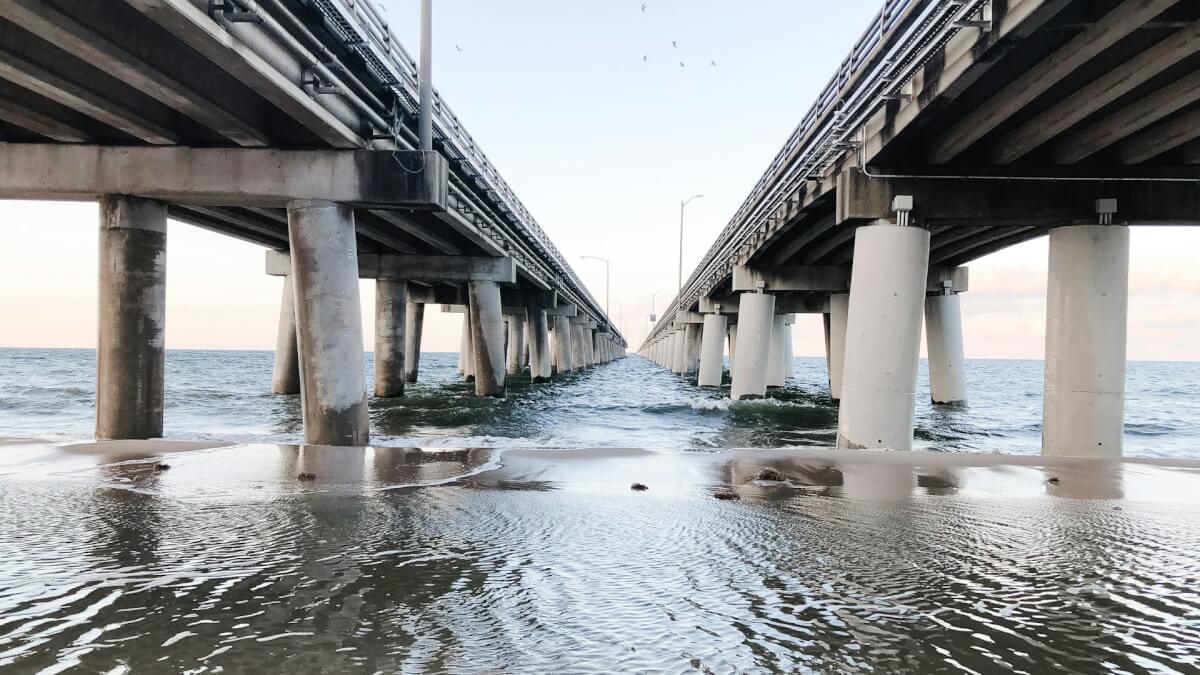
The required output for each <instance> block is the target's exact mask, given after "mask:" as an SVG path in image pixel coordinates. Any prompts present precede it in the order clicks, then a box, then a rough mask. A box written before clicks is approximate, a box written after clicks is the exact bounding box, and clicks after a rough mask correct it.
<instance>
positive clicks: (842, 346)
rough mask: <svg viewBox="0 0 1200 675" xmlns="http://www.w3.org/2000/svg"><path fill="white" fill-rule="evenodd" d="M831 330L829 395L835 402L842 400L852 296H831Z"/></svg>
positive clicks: (838, 294)
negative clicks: (847, 328) (848, 319)
mask: <svg viewBox="0 0 1200 675" xmlns="http://www.w3.org/2000/svg"><path fill="white" fill-rule="evenodd" d="M827 316H828V317H829V330H828V331H827V332H826V335H825V339H826V341H827V342H828V345H826V349H825V353H826V360H827V366H828V369H829V395H830V396H832V397H833V400H835V401H839V400H841V398H842V371H843V369H844V368H845V365H844V364H845V362H846V320H847V318H848V317H849V316H850V294H849V293H834V294H833V295H831V296H829V314H828V315H827Z"/></svg>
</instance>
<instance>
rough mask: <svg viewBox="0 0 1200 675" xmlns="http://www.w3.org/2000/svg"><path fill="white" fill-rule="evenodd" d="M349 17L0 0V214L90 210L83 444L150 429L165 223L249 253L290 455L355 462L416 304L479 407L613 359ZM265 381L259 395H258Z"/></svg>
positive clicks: (482, 172)
mask: <svg viewBox="0 0 1200 675" xmlns="http://www.w3.org/2000/svg"><path fill="white" fill-rule="evenodd" d="M425 9H426V11H425V12H424V13H423V16H424V17H425V20H424V21H423V26H422V28H423V31H422V32H423V40H422V47H423V49H422V63H421V64H420V67H418V63H417V62H416V61H415V60H414V59H412V58H411V57H410V56H409V55H408V54H407V53H406V52H405V51H404V50H403V48H402V47H401V45H400V43H399V42H398V41H397V40H396V38H395V36H394V35H393V34H392V33H391V32H390V30H389V28H388V25H387V23H386V21H385V20H384V18H383V16H382V15H381V14H380V13H379V10H377V9H376V8H375V6H374V3H372V2H363V1H362V0H357V1H356V0H0V198H9V199H76V200H98V201H99V203H100V316H99V339H98V341H97V364H98V368H97V371H98V372H97V386H96V436H97V437H98V438H102V439H117V438H147V437H156V436H161V435H162V429H163V393H164V345H163V327H164V320H165V285H166V269H165V252H166V245H167V242H166V221H167V218H168V217H171V218H175V219H177V220H180V221H184V222H187V223H191V224H194V225H197V226H200V227H203V228H207V229H211V230H214V231H217V232H220V233H223V234H227V235H230V236H233V237H237V238H240V239H243V240H246V241H250V242H255V243H258V244H262V245H264V246H266V247H268V249H269V250H268V251H267V258H266V270H267V273H268V274H273V275H278V276H282V277H284V292H283V300H282V308H281V311H280V321H279V340H278V348H277V350H276V355H275V357H276V362H275V376H274V386H273V389H274V391H276V392H278V393H299V394H300V395H301V398H302V407H303V411H304V436H305V440H306V442H309V443H316V444H331V445H365V444H366V443H367V442H368V425H367V401H366V392H365V391H364V386H363V369H362V368H363V349H362V344H363V339H362V325H361V310H360V306H359V294H358V284H359V279H360V278H369V279H374V280H375V283H376V298H377V300H376V307H375V326H376V328H375V330H376V335H375V381H374V393H375V395H377V396H387V397H390V396H399V395H402V394H403V392H404V384H405V382H406V381H407V382H412V381H415V380H416V378H417V374H418V364H419V358H420V349H419V345H420V338H421V326H422V319H423V316H424V309H425V305H428V304H441V305H444V306H448V309H450V310H451V311H461V312H463V313H464V317H463V326H464V331H463V336H464V337H463V343H464V349H463V354H464V356H463V357H461V362H460V369H461V371H462V372H463V374H464V376H466V377H468V378H469V379H473V380H474V384H475V391H476V393H477V394H478V395H483V396H503V395H504V392H505V377H506V375H507V374H515V373H520V372H522V371H523V370H524V369H526V368H528V370H529V373H530V377H532V379H533V380H534V381H535V382H537V381H545V380H547V379H549V378H551V377H552V376H554V375H555V373H556V372H565V371H570V370H578V369H580V368H584V367H587V366H590V365H594V364H599V363H603V362H606V361H609V360H612V359H614V358H617V357H618V356H621V355H623V354H624V353H625V341H624V338H623V337H622V336H621V335H620V333H619V332H618V331H617V330H616V329H615V328H614V327H613V326H612V325H611V323H610V322H609V320H608V318H607V317H606V316H605V314H604V312H603V311H602V310H601V308H600V306H599V304H598V303H597V302H596V301H595V299H594V298H592V297H591V295H590V294H589V293H588V292H587V290H586V289H585V288H584V286H583V284H582V283H581V282H580V280H579V278H578V277H577V276H576V275H575V273H574V272H573V271H572V270H571V267H570V266H569V265H568V264H567V263H566V261H565V260H564V259H563V257H562V255H561V254H560V253H559V252H558V250H557V249H556V248H555V247H554V244H553V243H551V242H550V240H549V239H548V238H547V237H546V235H545V233H544V232H543V231H542V230H541V228H540V227H538V224H537V223H536V222H535V221H534V220H533V218H532V217H531V216H530V215H529V213H528V212H527V211H526V210H525V208H524V207H523V206H522V205H521V202H520V201H519V200H518V199H517V197H516V196H515V195H514V194H513V192H512V190H511V189H510V188H509V187H508V185H507V184H505V182H504V180H503V178H501V177H500V175H499V174H498V173H497V172H496V170H495V169H494V168H493V167H492V165H491V164H490V163H489V161H488V160H487V158H486V156H484V154H483V152H482V151H481V150H480V148H479V147H478V146H477V145H476V143H475V142H474V140H472V138H471V136H470V135H469V134H467V132H466V131H465V130H464V129H463V128H462V126H461V124H460V123H459V121H458V119H457V118H456V117H455V116H454V114H453V113H452V112H451V111H450V109H449V108H448V107H447V106H446V104H445V103H444V102H443V101H441V100H440V98H439V97H438V96H437V94H436V92H434V91H433V89H432V86H431V80H430V72H431V71H430V61H429V58H428V57H429V54H428V44H429V41H428V36H429V30H428V27H429V23H428V17H429V14H430V12H429V0H426V5H425ZM264 386H265V383H264Z"/></svg>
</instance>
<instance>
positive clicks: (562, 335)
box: [554, 316, 575, 375]
mask: <svg viewBox="0 0 1200 675" xmlns="http://www.w3.org/2000/svg"><path fill="white" fill-rule="evenodd" d="M571 330H572V326H571V319H570V318H569V317H565V316H556V317H554V368H555V370H556V372H557V373H558V374H559V375H563V374H566V373H569V372H571V371H572V370H574V369H575V367H574V364H573V363H572V362H571Z"/></svg>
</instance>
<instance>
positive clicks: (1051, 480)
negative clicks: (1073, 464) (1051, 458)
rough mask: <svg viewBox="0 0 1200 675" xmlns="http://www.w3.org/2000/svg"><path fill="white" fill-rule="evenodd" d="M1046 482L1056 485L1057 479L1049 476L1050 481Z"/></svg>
mask: <svg viewBox="0 0 1200 675" xmlns="http://www.w3.org/2000/svg"><path fill="white" fill-rule="evenodd" d="M1046 482H1047V483H1057V482H1058V478H1057V477H1055V476H1051V477H1050V479H1049V480H1047V481H1046Z"/></svg>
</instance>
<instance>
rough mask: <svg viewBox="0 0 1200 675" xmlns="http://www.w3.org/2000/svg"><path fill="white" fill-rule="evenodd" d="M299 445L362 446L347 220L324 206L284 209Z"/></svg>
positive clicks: (363, 415)
mask: <svg viewBox="0 0 1200 675" xmlns="http://www.w3.org/2000/svg"><path fill="white" fill-rule="evenodd" d="M288 241H289V243H290V247H291V264H292V274H291V276H292V283H293V284H294V291H295V294H296V299H295V303H296V326H297V331H296V335H297V343H298V345H299V352H300V399H301V407H302V408H303V410H304V441H305V442H306V443H311V444H314V445H366V444H367V442H368V440H369V430H368V425H367V392H366V390H365V388H364V387H363V376H362V362H363V347H362V345H363V340H362V309H361V308H360V306H359V299H358V255H357V251H356V244H355V238H354V212H353V210H351V209H350V208H349V207H346V206H341V205H338V204H334V203H331V202H323V201H295V202H292V203H290V204H288Z"/></svg>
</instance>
